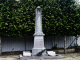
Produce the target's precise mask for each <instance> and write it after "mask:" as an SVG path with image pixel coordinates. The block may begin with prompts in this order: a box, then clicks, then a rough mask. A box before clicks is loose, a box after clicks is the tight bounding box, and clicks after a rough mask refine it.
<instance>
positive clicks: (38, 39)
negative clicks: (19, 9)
mask: <svg viewBox="0 0 80 60" xmlns="http://www.w3.org/2000/svg"><path fill="white" fill-rule="evenodd" d="M41 15H42V13H41V8H40V6H38V7H37V8H36V14H35V33H34V35H33V36H34V47H33V49H32V56H35V55H37V54H38V53H40V52H42V54H41V55H42V56H44V55H46V50H45V49H46V48H45V47H44V35H45V34H44V33H43V31H42V16H41Z"/></svg>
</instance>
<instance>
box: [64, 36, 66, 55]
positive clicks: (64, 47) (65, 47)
mask: <svg viewBox="0 0 80 60" xmlns="http://www.w3.org/2000/svg"><path fill="white" fill-rule="evenodd" d="M64 54H66V36H64Z"/></svg>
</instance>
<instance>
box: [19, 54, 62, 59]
mask: <svg viewBox="0 0 80 60" xmlns="http://www.w3.org/2000/svg"><path fill="white" fill-rule="evenodd" d="M62 58H63V56H61V55H55V56H30V57H28V56H26V57H20V60H27V59H62Z"/></svg>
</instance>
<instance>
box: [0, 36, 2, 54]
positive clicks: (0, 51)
mask: <svg viewBox="0 0 80 60" xmlns="http://www.w3.org/2000/svg"><path fill="white" fill-rule="evenodd" d="M1 54H2V49H1V37H0V55H1Z"/></svg>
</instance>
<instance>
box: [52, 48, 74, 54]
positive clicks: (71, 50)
mask: <svg viewBox="0 0 80 60" xmlns="http://www.w3.org/2000/svg"><path fill="white" fill-rule="evenodd" d="M53 51H54V52H56V53H57V54H59V53H60V54H63V53H64V49H59V50H53ZM66 51H67V53H74V52H75V49H74V48H73V49H66Z"/></svg>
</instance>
